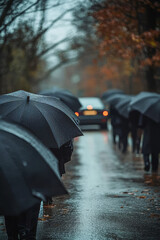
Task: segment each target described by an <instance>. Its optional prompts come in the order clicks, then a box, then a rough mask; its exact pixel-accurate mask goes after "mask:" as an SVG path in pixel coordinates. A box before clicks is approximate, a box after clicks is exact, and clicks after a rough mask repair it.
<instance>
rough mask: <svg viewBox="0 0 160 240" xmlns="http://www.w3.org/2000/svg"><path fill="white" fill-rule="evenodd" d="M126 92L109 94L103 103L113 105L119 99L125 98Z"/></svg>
mask: <svg viewBox="0 0 160 240" xmlns="http://www.w3.org/2000/svg"><path fill="white" fill-rule="evenodd" d="M126 96H127V95H126V94H120V93H117V94H112V95H111V96H109V97H108V98H106V99H104V102H105V103H108V104H109V105H112V106H115V105H116V104H117V103H118V102H119V101H120V100H121V99H125V98H126Z"/></svg>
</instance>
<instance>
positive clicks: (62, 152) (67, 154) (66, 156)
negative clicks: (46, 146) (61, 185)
mask: <svg viewBox="0 0 160 240" xmlns="http://www.w3.org/2000/svg"><path fill="white" fill-rule="evenodd" d="M50 150H51V151H52V153H53V154H54V155H55V156H56V158H57V159H58V163H59V172H60V175H62V174H64V173H65V163H67V162H69V161H70V160H71V156H72V152H73V142H72V141H68V142H67V143H65V144H63V145H62V146H61V147H60V148H50Z"/></svg>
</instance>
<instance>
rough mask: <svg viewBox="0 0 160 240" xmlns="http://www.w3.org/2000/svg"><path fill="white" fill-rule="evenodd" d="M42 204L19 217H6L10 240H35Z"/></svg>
mask: <svg viewBox="0 0 160 240" xmlns="http://www.w3.org/2000/svg"><path fill="white" fill-rule="evenodd" d="M39 209H40V203H38V204H36V205H34V206H33V207H32V208H30V209H28V210H27V211H25V212H23V213H22V214H20V215H19V216H5V225H6V231H7V235H8V240H18V239H20V240H35V239H36V230H37V222H38V215H39Z"/></svg>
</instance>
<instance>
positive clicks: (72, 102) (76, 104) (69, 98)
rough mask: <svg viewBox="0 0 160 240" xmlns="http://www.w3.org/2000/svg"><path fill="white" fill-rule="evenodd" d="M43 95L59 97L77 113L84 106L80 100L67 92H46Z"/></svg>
mask: <svg viewBox="0 0 160 240" xmlns="http://www.w3.org/2000/svg"><path fill="white" fill-rule="evenodd" d="M41 94H43V95H46V96H51V97H57V98H59V99H60V100H61V101H62V102H64V103H65V104H66V105H67V106H68V107H69V108H70V109H72V111H74V112H76V111H78V110H79V108H80V107H81V106H82V105H81V103H80V101H79V99H78V98H77V97H76V96H74V95H73V94H72V93H71V92H69V91H67V90H53V91H47V90H46V91H44V92H41Z"/></svg>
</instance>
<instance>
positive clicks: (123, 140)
mask: <svg viewBox="0 0 160 240" xmlns="http://www.w3.org/2000/svg"><path fill="white" fill-rule="evenodd" d="M128 133H129V119H128V118H125V117H122V116H120V134H119V142H120V149H121V151H122V153H125V152H126V151H127V147H128Z"/></svg>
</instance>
